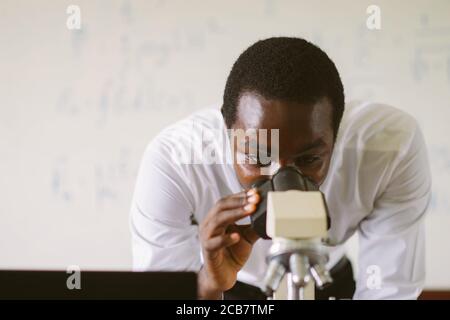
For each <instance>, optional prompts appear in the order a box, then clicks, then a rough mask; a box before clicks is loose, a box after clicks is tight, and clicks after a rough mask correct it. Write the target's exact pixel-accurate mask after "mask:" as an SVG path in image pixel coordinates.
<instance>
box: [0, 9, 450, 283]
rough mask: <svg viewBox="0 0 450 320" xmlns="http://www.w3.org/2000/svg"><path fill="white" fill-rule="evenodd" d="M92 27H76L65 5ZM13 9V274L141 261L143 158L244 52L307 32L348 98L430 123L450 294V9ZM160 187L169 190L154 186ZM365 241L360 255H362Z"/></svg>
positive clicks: (7, 260) (436, 261)
mask: <svg viewBox="0 0 450 320" xmlns="http://www.w3.org/2000/svg"><path fill="white" fill-rule="evenodd" d="M70 4H77V5H79V6H80V8H81V14H82V28H81V30H79V31H70V30H68V29H67V28H66V18H67V14H66V8H67V6H68V5H70ZM369 4H371V2H370V1H359V0H358V1H356V0H355V1H348V0H347V1H339V2H338V1H320V2H319V1H270V0H266V1H257V0H252V1H181V0H180V1H163V0H154V1H138V0H136V1H111V0H102V1H101V0H89V1H88V0H79V1H64V0H58V1H57V0H54V1H51V0H39V1H38V0H36V1H27V0H1V1H0V40H1V42H0V70H1V72H0V150H1V159H0V177H1V178H0V267H2V268H6V267H17V268H65V267H66V266H67V265H69V264H78V265H80V266H81V267H82V268H84V269H86V268H89V269H92V268H108V269H128V268H130V263H131V256H130V243H129V231H128V209H129V205H130V198H131V194H132V190H133V185H134V180H135V175H136V171H137V168H138V165H139V161H140V157H141V155H142V152H143V149H144V147H145V145H146V144H147V142H148V141H149V140H150V139H151V138H152V137H153V136H154V135H155V134H156V133H157V132H158V131H159V130H160V129H161V128H162V127H163V126H165V125H167V124H169V123H171V122H173V121H175V120H177V119H179V118H181V117H183V116H185V115H187V114H189V113H190V112H192V111H193V110H195V109H197V108H201V107H203V106H205V105H208V104H210V103H212V102H216V101H220V99H221V95H222V91H223V87H224V83H225V79H226V76H227V74H228V72H229V70H230V67H231V64H232V63H233V61H234V60H235V59H236V57H237V56H238V54H239V53H240V52H241V51H242V50H243V49H244V48H246V47H247V46H249V45H250V44H251V43H253V42H254V41H256V40H258V39H261V38H265V37H269V36H274V35H291V36H301V37H306V38H308V39H310V40H312V41H313V42H315V43H317V44H318V45H320V46H322V48H323V49H325V50H326V51H327V52H328V53H329V54H330V56H331V57H332V58H333V59H334V60H335V62H336V63H337V65H338V67H339V69H340V71H341V75H342V77H343V80H344V84H345V87H346V93H347V97H348V98H349V99H351V98H363V99H372V100H377V101H381V102H387V103H390V104H393V105H395V106H397V107H399V108H402V109H404V110H407V111H408V112H410V113H411V114H413V115H414V116H416V117H417V118H418V119H419V122H420V123H421V125H422V128H423V130H424V132H425V136H426V139H427V142H428V145H429V150H430V158H431V161H432V167H433V174H434V187H435V190H434V192H435V195H434V200H433V205H432V208H431V213H430V215H429V219H428V221H427V229H428V243H427V248H428V260H427V265H428V270H429V273H428V279H427V285H428V286H429V287H437V286H441V287H442V286H443V287H450V278H449V274H448V272H447V271H448V270H449V269H450V250H448V249H446V247H447V243H450V233H449V232H447V230H448V227H449V226H450V224H449V223H450V213H449V209H450V200H449V197H448V195H449V191H448V189H449V186H450V140H449V133H450V132H449V125H448V121H449V120H448V119H450V90H449V89H450V2H449V1H445V0H442V1H438V0H435V1H425V0H422V1H418V0H416V1H408V2H406V1H377V3H376V4H377V5H379V6H380V7H381V10H382V11H381V12H382V29H381V30H380V31H370V30H368V29H367V28H366V26H365V22H366V18H367V14H366V8H367V6H368V5H369ZM155 187H157V186H155ZM354 247H355V246H354V245H352V246H351V248H352V251H354Z"/></svg>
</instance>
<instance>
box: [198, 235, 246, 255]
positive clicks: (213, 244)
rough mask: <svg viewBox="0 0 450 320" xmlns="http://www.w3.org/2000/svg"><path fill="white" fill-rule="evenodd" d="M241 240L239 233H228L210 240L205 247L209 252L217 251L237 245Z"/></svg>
mask: <svg viewBox="0 0 450 320" xmlns="http://www.w3.org/2000/svg"><path fill="white" fill-rule="evenodd" d="M239 240H240V235H239V233H236V232H233V233H226V234H223V235H219V236H216V237H213V238H210V239H208V240H207V241H206V242H205V243H204V245H203V247H204V248H205V249H206V250H207V251H215V250H219V249H221V248H225V247H229V246H231V245H233V244H235V243H238V242H239Z"/></svg>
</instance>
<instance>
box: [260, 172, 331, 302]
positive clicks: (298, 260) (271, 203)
mask: <svg viewBox="0 0 450 320" xmlns="http://www.w3.org/2000/svg"><path fill="white" fill-rule="evenodd" d="M268 181H269V182H270V183H269V182H268ZM261 185H262V186H265V194H264V195H263V201H264V202H263V205H261V203H260V206H259V207H258V210H257V212H256V214H255V215H254V216H253V217H252V218H253V219H252V225H253V228H254V229H255V231H256V232H258V233H259V234H260V236H262V237H263V238H265V239H272V240H273V242H272V246H271V248H270V250H269V253H268V255H267V262H268V268H267V271H266V276H265V278H264V282H263V285H262V287H261V290H262V291H263V292H264V293H265V294H266V295H267V296H268V297H271V296H273V294H274V292H275V291H276V290H277V289H278V287H279V285H280V283H281V281H282V279H283V278H284V276H285V275H287V277H288V286H289V287H288V293H289V296H288V299H292V300H299V299H304V296H303V293H304V288H305V287H306V286H307V285H308V284H311V283H314V284H315V285H316V286H318V287H319V288H323V287H325V286H326V285H327V284H329V283H331V282H332V279H331V277H330V275H329V273H328V271H327V270H326V268H325V265H326V263H327V262H328V250H327V249H326V247H325V245H323V244H322V239H323V238H325V237H326V235H327V230H328V228H329V225H330V219H329V215H328V209H327V206H326V201H325V198H324V196H323V194H322V193H321V192H320V191H319V188H318V187H317V186H316V185H315V184H314V183H312V182H311V181H310V180H309V179H307V178H306V177H304V176H303V175H301V173H300V172H299V171H297V170H296V169H295V168H290V167H288V168H283V169H280V170H279V171H278V172H277V173H276V174H275V175H274V176H273V177H272V179H271V180H267V181H265V182H263V183H262V184H261V183H260V186H261ZM268 185H271V190H270V187H267V186H268ZM268 189H269V190H268Z"/></svg>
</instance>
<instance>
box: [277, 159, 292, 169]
mask: <svg viewBox="0 0 450 320" xmlns="http://www.w3.org/2000/svg"><path fill="white" fill-rule="evenodd" d="M278 163H279V165H280V168H284V167H296V165H295V162H294V161H293V160H291V159H279V161H278Z"/></svg>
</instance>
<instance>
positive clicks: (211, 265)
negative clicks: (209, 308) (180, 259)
mask: <svg viewBox="0 0 450 320" xmlns="http://www.w3.org/2000/svg"><path fill="white" fill-rule="evenodd" d="M259 201H260V197H259V195H258V193H257V192H256V190H255V189H250V190H249V191H248V192H240V193H237V194H234V195H231V196H228V197H225V198H222V199H221V200H219V201H218V202H217V203H216V205H215V206H214V207H213V208H212V209H211V210H210V211H209V212H208V214H207V216H206V217H205V219H204V220H203V222H202V223H201V224H200V240H201V244H202V250H203V259H204V264H203V268H202V269H201V270H200V273H199V276H198V285H199V297H200V298H203V299H217V298H220V296H221V294H222V293H223V292H224V291H226V290H229V289H231V288H232V287H233V286H234V284H235V283H236V280H237V273H238V271H239V270H241V268H242V267H243V266H244V264H245V262H246V261H247V259H248V257H249V256H250V253H251V250H252V247H253V244H254V243H255V242H256V240H258V235H257V234H256V233H255V232H254V231H253V230H252V229H251V227H250V225H245V226H238V225H236V224H235V222H236V221H238V220H240V219H242V218H244V217H247V216H249V215H251V214H252V213H253V212H254V211H255V210H256V206H257V204H258V202H259Z"/></svg>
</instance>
